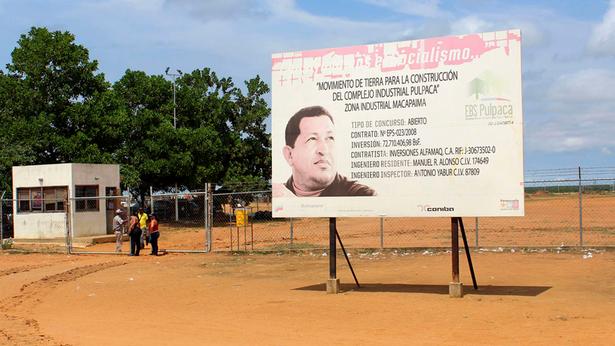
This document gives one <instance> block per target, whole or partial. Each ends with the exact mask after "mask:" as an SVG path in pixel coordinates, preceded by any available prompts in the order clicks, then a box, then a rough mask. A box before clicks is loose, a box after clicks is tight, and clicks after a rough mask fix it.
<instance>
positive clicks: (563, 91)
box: [548, 68, 615, 102]
mask: <svg viewBox="0 0 615 346" xmlns="http://www.w3.org/2000/svg"><path fill="white" fill-rule="evenodd" d="M614 91H615V71H613V70H605V69H595V68H594V69H586V70H581V71H578V72H574V73H570V74H565V75H562V76H560V77H559V78H558V79H557V80H555V82H554V83H553V86H552V87H551V88H550V90H549V94H548V95H549V97H550V98H551V99H553V100H555V101H567V102H594V101H607V102H615V100H614V99H613V93H614Z"/></svg>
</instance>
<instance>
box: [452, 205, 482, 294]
mask: <svg viewBox="0 0 615 346" xmlns="http://www.w3.org/2000/svg"><path fill="white" fill-rule="evenodd" d="M457 219H459V226H460V227H461V238H462V239H463V248H464V249H465V251H466V258H467V259H468V267H469V268H470V274H471V275H472V285H473V286H474V289H475V290H477V289H478V285H477V284H476V276H475V275H474V266H473V265H472V256H470V247H469V246H468V238H467V237H466V230H465V227H463V220H462V219H461V218H460V217H458V218H457Z"/></svg>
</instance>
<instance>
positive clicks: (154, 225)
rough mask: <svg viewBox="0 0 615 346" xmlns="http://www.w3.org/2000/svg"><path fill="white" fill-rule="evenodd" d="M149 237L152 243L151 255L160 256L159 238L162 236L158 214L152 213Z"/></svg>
mask: <svg viewBox="0 0 615 346" xmlns="http://www.w3.org/2000/svg"><path fill="white" fill-rule="evenodd" d="M149 237H150V243H151V244H152V253H151V255H154V256H158V238H160V232H159V231H158V218H157V217H156V215H154V214H152V215H150V222H149Z"/></svg>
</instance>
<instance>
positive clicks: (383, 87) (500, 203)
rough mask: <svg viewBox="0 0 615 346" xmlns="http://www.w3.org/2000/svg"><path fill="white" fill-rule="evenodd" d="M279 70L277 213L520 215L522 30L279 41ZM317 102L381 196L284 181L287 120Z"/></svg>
mask: <svg viewBox="0 0 615 346" xmlns="http://www.w3.org/2000/svg"><path fill="white" fill-rule="evenodd" d="M272 77H273V78H272V168H273V174H272V184H273V190H274V192H273V200H272V210H273V216H274V217H339V216H417V217H418V216H420V217H425V216H428V217H429V216H434V217H436V216H437V217H441V216H523V215H524V188H523V112H522V99H521V96H522V95H521V34H520V32H519V30H508V31H499V32H491V33H480V34H471V35H461V36H449V37H439V38H430V39H424V40H414V41H403V42H391V43H382V44H373V45H364V46H353V47H343V48H329V49H321V50H312V51H303V52H291V53H279V54H274V55H273V56H272ZM314 105H319V106H323V107H324V108H326V109H327V110H328V111H329V112H330V113H331V115H332V117H333V119H334V122H335V131H336V137H335V145H336V161H337V171H338V172H339V173H340V174H341V175H343V176H345V177H347V178H348V179H350V180H357V181H358V182H359V183H361V184H364V185H367V186H369V187H371V188H373V189H374V190H375V191H376V195H375V196H369V197H365V196H361V197H344V196H336V197H297V196H294V195H293V194H292V193H289V191H287V190H285V189H284V188H282V184H284V183H285V182H286V181H287V180H288V178H289V177H290V176H291V174H292V171H291V168H290V167H289V165H288V163H287V162H286V161H285V159H284V156H283V148H284V145H285V128H286V124H287V122H288V119H289V118H290V117H291V116H292V115H293V114H295V113H296V112H297V111H298V110H299V109H301V108H304V107H307V106H314ZM387 120H388V121H389V122H386V121H387Z"/></svg>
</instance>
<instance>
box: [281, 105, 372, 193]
mask: <svg viewBox="0 0 615 346" xmlns="http://www.w3.org/2000/svg"><path fill="white" fill-rule="evenodd" d="M285 135H286V145H285V146H284V148H283V149H282V151H283V154H284V159H285V160H286V162H287V163H288V165H289V166H290V167H291V170H292V175H291V176H290V178H288V180H287V181H286V183H285V184H278V186H276V187H275V188H274V190H276V189H277V191H274V195H278V196H280V195H290V194H292V195H295V196H298V197H333V196H374V195H375V194H376V192H375V191H374V190H373V189H372V188H370V187H368V186H366V185H362V184H359V183H357V182H356V181H352V180H348V178H346V177H344V176H343V175H341V174H339V173H338V172H337V167H336V164H335V123H334V121H333V117H332V116H331V114H330V113H329V112H328V111H327V110H326V109H325V108H324V107H322V106H311V107H305V108H302V109H300V110H299V111H298V112H297V113H295V114H294V115H293V116H292V117H291V118H290V120H289V121H288V123H287V124H286V133H285ZM280 189H281V190H283V191H280ZM289 193H290V194H289Z"/></svg>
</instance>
